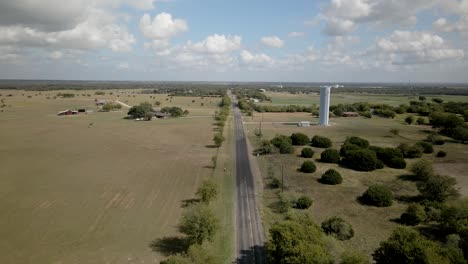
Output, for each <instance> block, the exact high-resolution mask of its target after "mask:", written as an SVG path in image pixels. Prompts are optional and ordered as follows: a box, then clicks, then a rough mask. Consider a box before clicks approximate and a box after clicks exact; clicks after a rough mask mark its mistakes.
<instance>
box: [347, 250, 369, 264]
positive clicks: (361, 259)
mask: <svg viewBox="0 0 468 264" xmlns="http://www.w3.org/2000/svg"><path fill="white" fill-rule="evenodd" d="M340 264H370V260H369V257H367V255H366V254H364V253H362V252H356V251H345V252H343V254H341V261H340Z"/></svg>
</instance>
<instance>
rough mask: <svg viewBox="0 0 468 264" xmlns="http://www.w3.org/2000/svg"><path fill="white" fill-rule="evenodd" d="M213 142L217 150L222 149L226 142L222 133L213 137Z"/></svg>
mask: <svg viewBox="0 0 468 264" xmlns="http://www.w3.org/2000/svg"><path fill="white" fill-rule="evenodd" d="M213 142H214V144H215V146H216V147H217V148H219V147H221V145H222V144H223V142H224V136H223V134H221V133H216V134H215V135H214V137H213Z"/></svg>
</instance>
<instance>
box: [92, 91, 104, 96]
mask: <svg viewBox="0 0 468 264" xmlns="http://www.w3.org/2000/svg"><path fill="white" fill-rule="evenodd" d="M94 94H95V95H105V94H106V92H103V91H97V92H95V93H94Z"/></svg>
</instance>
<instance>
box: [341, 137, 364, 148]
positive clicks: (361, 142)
mask: <svg viewBox="0 0 468 264" xmlns="http://www.w3.org/2000/svg"><path fill="white" fill-rule="evenodd" d="M345 144H353V145H356V146H358V147H361V148H367V147H369V141H367V140H366V139H363V138H360V137H355V136H353V137H348V138H346V141H345Z"/></svg>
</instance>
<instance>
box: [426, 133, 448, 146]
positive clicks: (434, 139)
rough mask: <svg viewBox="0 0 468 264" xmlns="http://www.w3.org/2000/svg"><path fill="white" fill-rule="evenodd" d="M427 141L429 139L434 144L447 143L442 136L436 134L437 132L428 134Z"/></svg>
mask: <svg viewBox="0 0 468 264" xmlns="http://www.w3.org/2000/svg"><path fill="white" fill-rule="evenodd" d="M426 141H428V142H430V143H432V144H434V145H443V144H445V140H443V139H442V137H441V136H439V135H436V134H429V135H428V136H427V139H426Z"/></svg>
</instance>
